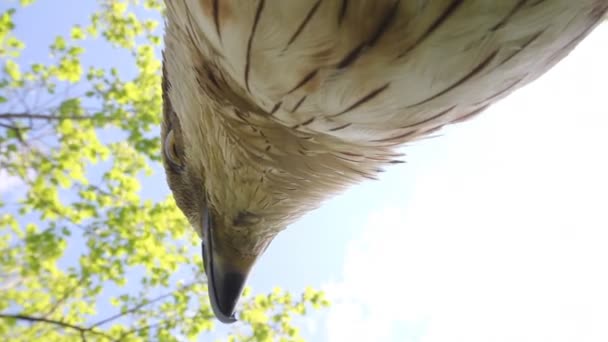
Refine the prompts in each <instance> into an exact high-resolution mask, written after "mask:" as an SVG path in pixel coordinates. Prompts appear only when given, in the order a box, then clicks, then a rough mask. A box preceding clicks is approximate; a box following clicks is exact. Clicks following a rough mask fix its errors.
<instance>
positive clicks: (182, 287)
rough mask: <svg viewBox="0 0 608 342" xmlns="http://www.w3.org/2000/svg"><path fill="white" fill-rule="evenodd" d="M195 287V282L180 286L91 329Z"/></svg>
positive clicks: (96, 324) (100, 322) (102, 321)
mask: <svg viewBox="0 0 608 342" xmlns="http://www.w3.org/2000/svg"><path fill="white" fill-rule="evenodd" d="M193 285H194V282H192V283H189V284H187V285H184V286H180V287H179V288H178V289H176V290H175V291H172V292H169V293H165V294H164V295H160V296H158V297H156V298H154V299H152V300H149V301H147V302H143V303H140V304H138V305H136V306H134V307H132V308H130V309H128V310H126V311H124V312H121V313H118V314H116V315H113V316H110V317H108V318H106V319H103V320H101V321H99V322H96V323H93V324H92V325H91V326H90V328H91V329H93V328H96V327H99V326H101V325H104V324H106V323H108V322H111V321H114V320H116V319H118V318H120V317H123V316H126V315H128V314H131V313H134V312H136V311H139V310H140V309H141V308H143V307H144V306H148V305H150V304H154V303H156V302H159V301H161V300H163V299H165V298H167V297H170V296H172V295H173V293H175V292H176V291H183V290H186V289H188V288H190V287H192V286H193Z"/></svg>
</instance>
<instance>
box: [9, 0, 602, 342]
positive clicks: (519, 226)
mask: <svg viewBox="0 0 608 342" xmlns="http://www.w3.org/2000/svg"><path fill="white" fill-rule="evenodd" d="M62 2H64V3H66V6H65V7H64V8H65V11H64V12H63V13H62V16H61V17H55V18H52V16H47V15H45V14H46V13H49V12H48V11H49V6H51V7H53V6H56V5H52V4H51V2H50V1H42V0H40V1H39V4H36V5H34V7H33V10H34V12H33V13H34V14H33V15H32V16H31V17H29V19H28V20H29V21H31V23H34V22H36V23H37V25H33V24H32V25H21V26H20V27H21V30H22V31H21V33H23V35H25V36H26V37H27V39H26V40H27V43H28V54H27V55H26V57H27V58H32V59H37V58H39V57H42V56H43V54H46V51H48V50H47V47H48V43H49V39H51V38H52V37H53V36H54V35H55V34H58V33H63V32H67V30H68V28H69V25H70V24H72V23H74V22H75V20H76V21H79V22H81V23H85V22H86V18H85V17H83V16H82V13H84V12H86V11H88V10H89V8H88V7H86V6H90V3H89V5H85V3H88V2H82V1H76V0H71V1H68V0H62ZM51 20H52V21H51ZM45 22H46V23H48V24H47V25H46V26H45V27H53V28H54V29H53V30H45V31H41V30H40V29H37V27H38V28H40V27H43V25H42V24H43V23H45ZM26 24H27V22H26ZM18 25H19V23H18ZM607 42H608V25H603V26H602V27H600V28H599V29H598V30H596V32H594V33H593V34H592V35H591V36H590V37H589V38H588V39H587V40H586V41H584V42H583V43H582V44H581V45H580V46H579V47H578V48H577V49H576V50H575V51H574V52H573V53H572V54H571V56H569V57H568V58H566V59H565V60H564V61H563V62H562V63H560V64H559V65H558V66H556V67H555V68H554V69H553V70H552V71H550V72H549V73H547V74H546V75H545V76H544V77H542V78H541V79H539V80H538V81H536V82H535V83H533V84H531V85H529V86H527V87H525V88H524V89H522V90H520V91H518V92H516V93H515V94H513V95H512V96H510V97H509V98H508V99H506V100H504V101H502V102H500V103H499V104H497V105H495V106H494V107H492V108H490V109H489V110H488V111H486V112H485V113H484V114H483V115H481V116H478V117H477V118H476V119H474V120H471V121H469V122H467V123H463V124H460V125H457V126H453V127H450V128H448V129H444V130H443V131H441V132H440V136H438V137H435V138H432V139H425V140H422V141H419V142H416V143H414V144H411V145H410V146H407V147H406V148H404V149H403V151H404V152H405V153H406V154H407V157H406V160H407V163H406V164H402V165H398V166H394V167H390V168H388V170H387V172H386V173H384V174H382V176H381V177H380V180H379V181H368V182H364V183H362V184H360V185H358V186H355V187H353V188H352V189H350V190H349V191H347V192H345V193H344V194H342V195H340V196H338V197H336V198H334V199H331V200H328V201H327V202H326V203H325V204H324V205H323V206H322V207H321V208H320V209H318V210H316V211H314V212H312V213H310V214H308V215H306V216H305V217H304V218H302V219H301V220H300V221H298V222H297V223H295V224H293V225H292V226H290V227H288V229H286V230H285V231H284V232H282V233H281V234H280V235H279V236H278V237H277V238H276V239H275V241H274V242H273V244H272V245H271V246H270V248H269V249H268V251H267V252H266V254H265V255H264V256H263V257H262V259H261V260H260V261H259V262H258V264H257V266H256V269H255V271H254V273H253V274H252V276H251V278H250V282H249V284H250V285H251V286H252V287H253V289H254V292H262V293H263V292H267V291H269V290H271V289H272V288H273V287H274V286H280V287H283V288H285V289H288V290H290V291H293V292H299V291H302V290H303V289H304V288H305V287H306V286H309V285H311V286H313V287H316V288H322V289H324V290H326V291H327V294H328V296H329V298H330V300H331V301H332V303H333V305H332V307H331V308H330V309H328V310H325V311H323V312H321V313H315V314H313V315H311V316H308V317H306V318H305V319H304V320H303V321H301V323H302V327H303V331H302V332H303V334H304V336H305V337H307V338H308V339H309V340H312V341H330V342H337V341H369V340H381V341H399V342H435V341H446V340H447V341H453V342H458V341H467V342H477V341H480V342H481V341H484V342H488V341H491V342H494V341H496V342H499V341H521V342H527V341H534V342H544V341H547V342H548V341H551V342H566V341H568V342H570V341H572V342H574V341H576V342H595V341H608V327H606V326H605V324H603V322H608V291H606V290H605V289H606V288H608V273H607V272H606V264H607V263H608V248H605V246H607V245H608V208H606V203H608V198H607V197H608V178H607V177H606V176H605V175H607V174H608V159H607V157H606V155H607V153H606V151H605V150H606V147H607V146H608V134H606V133H605V132H608V109H607V108H606V105H605V103H604V101H603V100H604V98H603V96H607V95H608V94H606V89H608V88H607V87H606V83H607V80H608V68H606V65H605V61H607V60H608V43H607ZM89 52H90V51H89ZM87 56H91V58H96V59H100V60H101V59H104V58H105V57H104V54H95V53H93V54H90V53H89V54H88V55H87ZM96 59H92V60H91V62H92V63H96V62H97V60H96ZM112 62H113V63H118V64H119V67H120V58H119V57H117V56H113V59H112ZM155 169H156V170H160V168H155ZM0 177H2V178H1V179H3V180H4V177H3V175H1V174H0ZM154 177H156V178H152V179H148V180H146V182H147V184H149V185H153V186H145V189H146V192H147V195H150V196H152V195H154V197H156V196H161V197H162V196H164V195H166V194H168V188H167V186H166V185H165V183H164V176H163V175H162V173H160V172H158V173H157V174H156V175H155V176H154ZM17 185H18V183H16V182H12V181H11V182H10V183H9V182H2V186H3V188H0V193H1V192H4V193H5V194H6V193H7V192H8V191H10V188H9V187H10V186H13V187H14V186H17Z"/></svg>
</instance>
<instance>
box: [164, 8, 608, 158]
mask: <svg viewBox="0 0 608 342" xmlns="http://www.w3.org/2000/svg"><path fill="white" fill-rule="evenodd" d="M167 3H168V7H169V8H168V10H169V11H174V12H177V13H176V14H175V15H174V16H173V17H174V18H186V19H184V20H187V21H188V23H184V27H188V30H189V31H190V32H189V35H190V36H191V38H192V39H193V40H195V41H196V44H195V46H197V47H198V48H199V50H200V53H201V54H202V55H203V56H204V59H205V60H206V61H207V62H208V63H209V65H211V66H212V68H211V69H212V71H211V72H210V73H209V75H206V77H209V79H211V80H212V81H213V82H216V80H221V82H223V83H226V84H229V85H230V88H231V92H234V94H236V95H235V96H236V97H238V98H239V99H243V100H244V101H246V102H248V103H249V104H251V105H253V106H255V107H257V108H259V109H261V111H262V112H263V113H264V115H266V116H267V117H269V118H271V119H272V120H274V121H276V122H278V123H281V124H282V125H284V126H287V127H291V128H293V129H294V130H295V131H299V132H303V133H311V134H322V135H327V136H331V137H335V138H337V139H338V140H341V141H344V142H348V143H351V144H354V145H357V146H387V145H395V144H398V143H402V142H404V141H408V140H410V139H412V138H414V137H416V136H419V135H421V134H424V133H428V132H430V131H432V130H434V129H437V128H439V127H441V126H443V125H445V124H447V123H451V122H454V121H458V120H462V119H463V118H466V117H470V116H472V115H473V114H475V113H478V112H480V111H482V110H483V109H484V108H486V107H487V106H488V105H489V104H491V103H493V102H495V101H496V100H497V99H499V98H502V97H504V96H506V95H507V94H509V93H510V92H511V91H513V90H514V89H517V88H519V87H520V86H522V85H524V84H526V83H528V82H530V81H531V80H533V79H535V78H536V77H538V76H540V75H541V74H542V73H544V72H545V71H546V70H547V69H548V68H550V67H551V66H552V65H553V64H555V63H556V62H557V61H559V60H560V59H561V58H562V57H563V56H564V55H565V54H567V53H568V52H569V51H570V50H571V49H572V48H573V46H574V45H576V44H577V43H578V41H580V40H581V39H582V38H583V37H584V36H585V35H586V33H588V31H589V30H591V29H592V28H593V26H594V25H595V24H596V22H597V21H598V18H599V17H601V15H602V13H604V12H605V10H606V7H607V3H608V2H607V1H605V0H577V1H571V0H544V1H542V0H535V1H526V0H503V1H500V2H497V1H493V0H436V1H424V0H419V1H395V0H375V1H363V0H360V1H353V0H351V1H348V0H341V1H329V0H325V1H323V0H297V1H296V0H290V1H284V0H257V1H234V0H233V1H229V0H201V1H167Z"/></svg>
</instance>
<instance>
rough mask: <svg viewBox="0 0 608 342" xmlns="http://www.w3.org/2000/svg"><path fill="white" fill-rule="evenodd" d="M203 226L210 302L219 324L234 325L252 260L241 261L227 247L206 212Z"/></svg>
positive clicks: (204, 261)
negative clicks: (237, 306) (236, 310)
mask: <svg viewBox="0 0 608 342" xmlns="http://www.w3.org/2000/svg"><path fill="white" fill-rule="evenodd" d="M201 217H202V220H203V222H201V223H202V227H203V234H202V235H203V242H202V254H203V263H204V265H205V273H206V274H207V282H208V285H207V286H208V290H209V301H210V302H211V308H212V309H213V313H214V314H215V316H216V317H217V319H218V320H219V321H220V322H222V323H234V322H236V321H237V319H236V317H235V309H236V305H237V304H238V301H239V298H240V297H241V294H242V293H243V288H244V286H245V283H246V281H247V277H248V276H249V272H250V271H251V268H252V267H253V264H254V262H255V258H245V257H242V256H241V255H240V254H239V253H237V251H236V250H235V249H234V248H233V247H231V246H230V245H229V244H227V243H226V241H225V240H226V238H225V237H224V238H223V236H222V234H221V231H220V229H216V227H214V226H213V223H214V220H213V218H212V217H211V215H210V213H209V210H208V209H207V208H204V209H203V213H202V215H201Z"/></svg>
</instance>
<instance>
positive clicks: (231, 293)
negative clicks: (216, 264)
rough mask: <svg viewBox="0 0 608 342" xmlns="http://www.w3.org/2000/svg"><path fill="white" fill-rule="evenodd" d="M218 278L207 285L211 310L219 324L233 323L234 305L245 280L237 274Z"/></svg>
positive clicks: (234, 319) (237, 300)
mask: <svg viewBox="0 0 608 342" xmlns="http://www.w3.org/2000/svg"><path fill="white" fill-rule="evenodd" d="M220 278H221V279H213V280H212V281H210V283H209V298H210V300H211V308H212V309H213V313H214V314H215V316H216V317H217V319H218V320H219V321H220V322H222V323H234V322H236V321H237V319H236V317H235V311H236V305H237V304H238V302H239V298H240V297H241V293H242V292H243V285H244V284H245V278H244V277H243V276H242V275H241V274H239V273H227V274H225V275H224V276H223V277H220Z"/></svg>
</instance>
